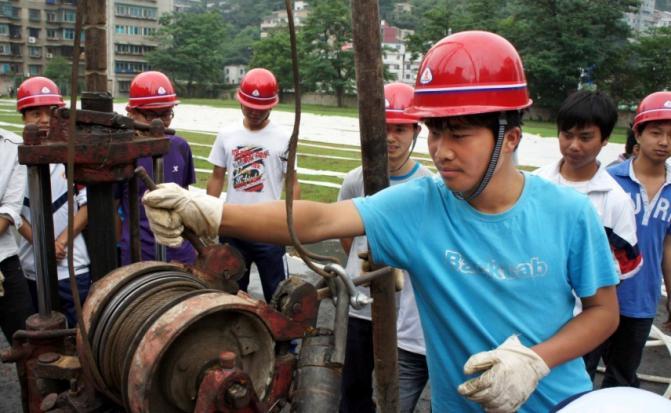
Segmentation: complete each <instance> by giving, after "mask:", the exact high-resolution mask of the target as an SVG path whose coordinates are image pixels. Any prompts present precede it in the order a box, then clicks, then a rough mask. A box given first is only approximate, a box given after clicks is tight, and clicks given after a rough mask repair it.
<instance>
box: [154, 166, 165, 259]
mask: <svg viewBox="0 0 671 413" xmlns="http://www.w3.org/2000/svg"><path fill="white" fill-rule="evenodd" d="M153 166H154V183H156V184H157V185H158V184H161V183H163V157H162V156H157V157H155V158H154V165H153ZM154 248H155V254H156V255H155V257H154V258H155V259H156V261H166V260H167V251H166V249H165V245H161V244H159V243H158V242H156V240H154Z"/></svg>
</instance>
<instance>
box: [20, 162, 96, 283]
mask: <svg viewBox="0 0 671 413" xmlns="http://www.w3.org/2000/svg"><path fill="white" fill-rule="evenodd" d="M49 171H50V173H51V206H52V210H54V213H53V220H54V237H58V235H59V234H60V233H62V232H63V231H65V230H66V229H67V226H68V199H67V198H68V179H67V178H66V176H65V166H64V165H63V164H51V165H49ZM29 196H30V195H29V192H28V187H27V186H26V192H25V197H24V200H23V209H22V210H21V215H23V216H24V218H26V221H28V222H31V219H30V198H29ZM84 205H86V188H84V187H82V188H80V189H79V190H78V191H76V192H75V208H74V209H75V213H77V211H78V210H79V208H81V207H82V206H84ZM73 248H74V255H73V257H72V258H73V261H74V266H75V274H77V275H78V274H83V273H85V272H88V271H89V264H90V262H91V261H90V260H89V253H88V250H87V249H86V243H85V242H84V237H83V236H82V234H79V235H77V236H76V237H75V239H74V242H73ZM19 258H20V260H21V266H22V267H23V272H24V274H25V275H26V278H29V279H31V280H35V278H36V270H35V253H34V252H33V246H32V245H31V244H29V243H28V241H26V240H25V239H24V238H23V237H22V238H21V241H20V245H19ZM56 269H57V270H58V279H59V280H65V279H67V278H69V274H70V273H69V271H68V260H67V256H66V258H64V259H62V260H60V261H57V262H56Z"/></svg>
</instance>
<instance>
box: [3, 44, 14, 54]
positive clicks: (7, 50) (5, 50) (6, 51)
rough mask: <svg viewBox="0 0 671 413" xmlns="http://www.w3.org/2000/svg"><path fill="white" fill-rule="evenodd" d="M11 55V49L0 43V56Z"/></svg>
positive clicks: (7, 45)
mask: <svg viewBox="0 0 671 413" xmlns="http://www.w3.org/2000/svg"><path fill="white" fill-rule="evenodd" d="M11 54H12V47H11V46H10V45H9V43H0V55H2V56H9V55H11Z"/></svg>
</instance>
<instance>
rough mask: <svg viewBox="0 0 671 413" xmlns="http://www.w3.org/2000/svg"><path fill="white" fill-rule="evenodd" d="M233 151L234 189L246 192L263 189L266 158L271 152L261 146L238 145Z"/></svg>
mask: <svg viewBox="0 0 671 413" xmlns="http://www.w3.org/2000/svg"><path fill="white" fill-rule="evenodd" d="M232 153H233V189H235V190H236V191H244V192H261V191H263V183H264V179H263V178H264V174H265V159H267V158H268V156H269V155H270V152H269V151H268V150H267V149H263V148H262V147H260V146H238V147H237V148H236V149H233V152H232Z"/></svg>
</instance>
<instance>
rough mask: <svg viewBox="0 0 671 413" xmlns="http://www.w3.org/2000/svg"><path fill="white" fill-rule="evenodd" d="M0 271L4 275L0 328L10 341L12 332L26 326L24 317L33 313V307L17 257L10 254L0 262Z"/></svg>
mask: <svg viewBox="0 0 671 413" xmlns="http://www.w3.org/2000/svg"><path fill="white" fill-rule="evenodd" d="M0 271H2V274H3V275H4V276H5V281H4V283H3V286H4V288H5V295H4V296H3V297H0V328H2V332H3V333H4V334H5V337H7V341H8V342H10V343H11V342H12V336H13V335H14V332H15V331H16V330H22V329H25V328H26V318H28V317H29V316H31V315H32V314H34V313H35V308H33V302H32V300H31V298H30V292H29V291H28V282H27V280H26V278H25V277H24V275H23V270H22V269H21V263H20V262H19V257H18V256H16V255H12V256H11V257H9V258H6V259H5V260H4V261H2V262H0Z"/></svg>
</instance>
